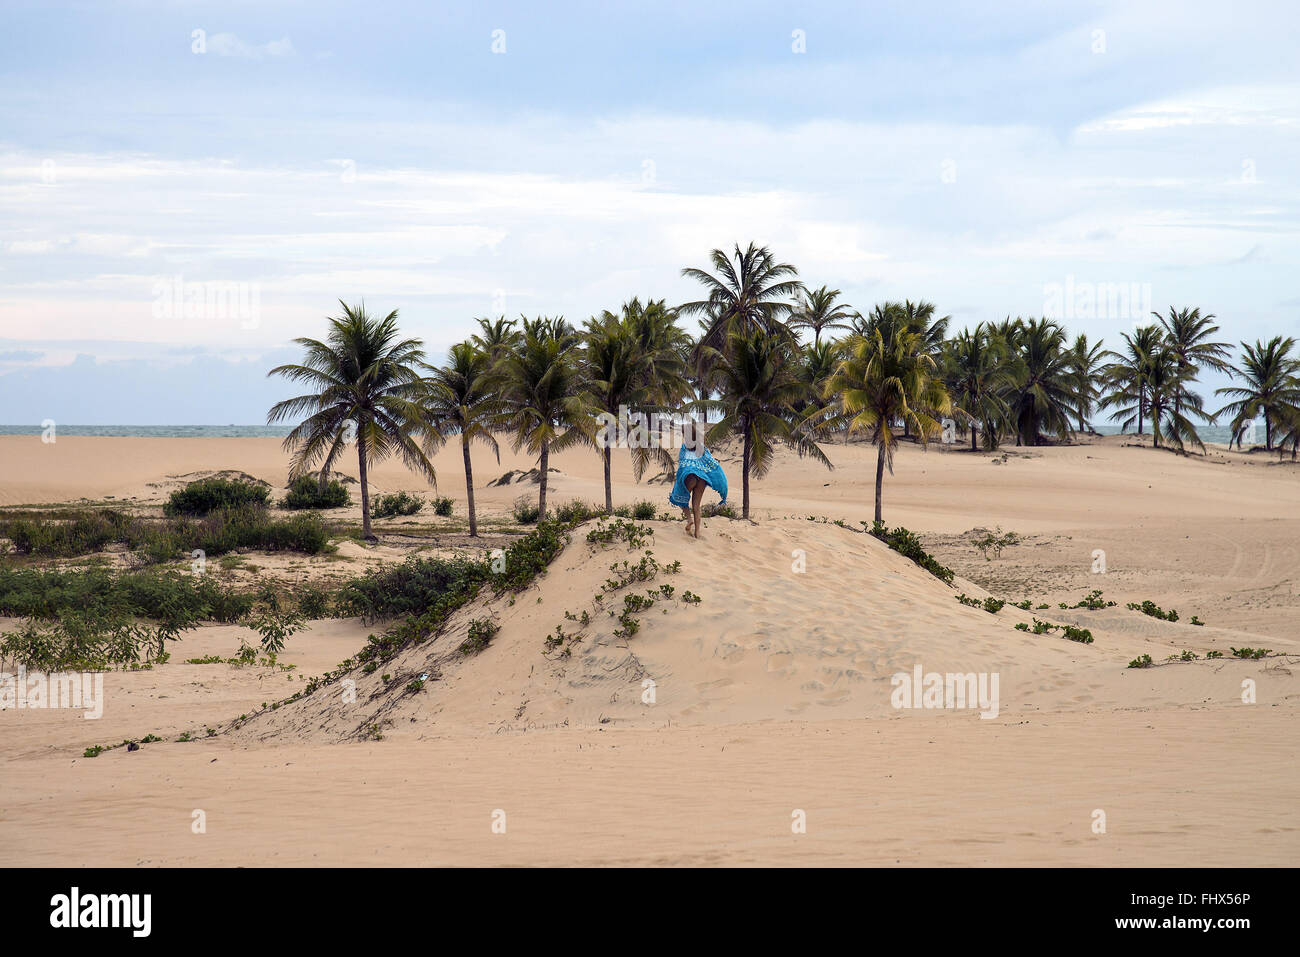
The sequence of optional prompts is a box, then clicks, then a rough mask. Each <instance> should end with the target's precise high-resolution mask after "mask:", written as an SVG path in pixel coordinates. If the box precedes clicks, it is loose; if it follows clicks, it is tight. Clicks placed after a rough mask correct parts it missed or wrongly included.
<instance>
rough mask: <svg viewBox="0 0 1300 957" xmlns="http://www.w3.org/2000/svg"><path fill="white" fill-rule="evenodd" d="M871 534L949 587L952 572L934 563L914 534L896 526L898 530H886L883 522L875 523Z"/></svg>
mask: <svg viewBox="0 0 1300 957" xmlns="http://www.w3.org/2000/svg"><path fill="white" fill-rule="evenodd" d="M863 524H865V522H864V523H863ZM871 534H872V535H873V536H875V537H876V538H878V539H880V540H881V541H882V542H884V543H885V544H886V545H888V546H889V547H890V548H892V549H893V550H894V551H896V552H898V554H900V555H902V556H903V557H904V558H910V559H911V560H912V561H914V562H915V563H916V564H918V565H920V566H921V567H922V568H924V569H925V570H926V571H928V572H929V573H930V574H931V575H933V576H934V577H935V578H938V579H939V580H940V581H942V582H944V583H945V584H948V585H951V584H952V580H953V570H952V569H951V568H946V567H944V566H943V565H940V564H939V563H938V562H937V561H935V559H934V557H933V556H931V555H930V554H929V553H928V552H927V551H926V550H925V549H924V548H922V547H921V542H920V540H919V539H918V538H917V537H916V535H915V534H914V533H912V532H911V531H909V530H907V529H906V528H903V526H901V525H900V526H898V528H893V529H886V528H885V523H884V522H875V523H873V524H872V526H871Z"/></svg>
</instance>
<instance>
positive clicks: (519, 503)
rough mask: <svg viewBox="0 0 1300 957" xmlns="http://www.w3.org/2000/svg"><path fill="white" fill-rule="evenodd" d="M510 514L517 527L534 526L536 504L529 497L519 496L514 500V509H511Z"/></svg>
mask: <svg viewBox="0 0 1300 957" xmlns="http://www.w3.org/2000/svg"><path fill="white" fill-rule="evenodd" d="M511 514H512V515H513V516H514V518H515V522H516V523H517V524H519V525H535V524H537V517H538V514H539V513H538V508H537V502H536V501H535V500H534V499H532V498H531V497H530V496H527V495H523V496H520V497H519V498H517V499H515V507H514V508H513V509H511Z"/></svg>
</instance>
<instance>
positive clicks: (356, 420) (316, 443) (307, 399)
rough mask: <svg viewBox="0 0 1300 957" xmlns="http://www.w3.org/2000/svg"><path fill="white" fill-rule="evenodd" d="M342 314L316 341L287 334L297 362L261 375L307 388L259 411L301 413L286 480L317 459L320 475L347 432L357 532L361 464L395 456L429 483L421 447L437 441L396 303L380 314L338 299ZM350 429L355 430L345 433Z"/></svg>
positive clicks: (364, 503)
mask: <svg viewBox="0 0 1300 957" xmlns="http://www.w3.org/2000/svg"><path fill="white" fill-rule="evenodd" d="M339 305H340V306H342V307H343V315H342V316H340V317H338V318H331V319H329V332H328V334H327V335H326V339H325V341H324V342H321V341H319V340H316V339H308V338H302V339H295V340H294V342H295V343H296V344H298V345H300V346H302V347H303V348H304V349H305V350H306V356H305V358H304V359H303V361H302V363H300V364H290V365H282V366H276V367H275V368H274V369H272V370H271V371H270V372H268V373H267V375H282V376H284V377H285V378H287V379H289V380H290V381H292V382H301V383H304V384H306V385H308V386H309V387H310V388H313V389H315V390H316V391H314V392H309V393H307V394H305V395H300V396H297V397H295V398H292V399H285V400H284V401H283V402H277V403H276V404H275V405H273V406H272V407H271V410H270V411H269V412H268V413H267V416H266V421H267V423H268V424H270V423H274V422H280V421H283V420H285V419H291V418H297V417H298V416H301V415H306V416H307V418H305V419H304V420H303V421H302V422H300V423H299V424H298V425H297V426H295V427H294V429H293V430H292V431H291V432H290V433H289V434H288V435H287V436H286V437H285V440H284V447H285V449H286V450H288V451H290V452H291V453H292V458H291V459H290V467H289V478H290V480H293V479H295V478H297V477H298V476H299V475H302V474H303V473H305V472H307V471H308V470H310V469H311V467H312V466H313V465H315V464H316V463H317V462H321V463H322V464H321V477H322V480H323V479H324V477H325V475H326V473H328V472H329V471H330V470H331V469H332V468H333V466H334V463H335V461H336V460H337V459H338V457H339V455H340V454H341V453H342V452H343V450H344V449H345V448H346V446H347V444H348V442H349V441H351V439H352V436H353V435H355V441H356V446H357V469H358V472H359V475H358V479H359V481H360V484H361V521H362V534H363V535H364V536H365V538H366V539H367V540H368V541H374V540H375V537H374V535H373V534H371V531H370V485H369V479H368V472H369V466H370V465H371V463H373V462H378V461H380V460H382V459H384V458H386V457H387V456H389V455H398V456H400V457H401V459H402V461H403V462H405V463H406V465H407V466H408V467H409V468H412V469H415V470H416V471H418V472H419V473H420V474H422V475H424V476H425V477H426V478H427V479H428V480H429V481H430V482H432V483H435V484H436V483H437V475H436V474H435V472H434V469H433V463H431V462H430V461H429V452H430V451H431V450H432V449H433V448H434V447H436V446H437V444H438V443H439V442H440V441H441V440H442V436H441V434H440V433H439V432H438V430H437V429H436V428H435V427H434V426H433V425H432V424H431V423H430V422H429V421H428V419H427V418H426V416H425V414H424V411H423V410H422V409H421V408H420V405H419V399H420V396H421V392H422V384H421V381H420V373H419V372H418V371H417V368H418V367H419V366H421V365H422V364H423V360H424V351H423V348H422V343H421V342H420V340H419V339H399V338H398V329H397V310H396V309H394V310H393V311H392V312H390V313H389V314H388V315H387V316H385V317H384V318H382V319H379V318H376V317H373V316H371V315H370V314H369V313H368V312H366V307H365V305H364V304H362V305H359V306H349V305H348V304H347V303H345V302H342V301H341V300H340V302H339ZM353 429H355V433H353Z"/></svg>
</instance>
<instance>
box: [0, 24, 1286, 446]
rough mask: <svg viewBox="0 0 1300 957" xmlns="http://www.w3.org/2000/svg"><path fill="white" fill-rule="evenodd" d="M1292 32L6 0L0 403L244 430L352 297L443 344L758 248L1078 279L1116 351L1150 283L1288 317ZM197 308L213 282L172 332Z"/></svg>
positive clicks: (962, 273) (569, 309)
mask: <svg viewBox="0 0 1300 957" xmlns="http://www.w3.org/2000/svg"><path fill="white" fill-rule="evenodd" d="M976 7H982V8H983V9H974V8H976ZM1298 26H1300V14H1298V13H1297V12H1296V10H1295V8H1294V7H1293V6H1292V5H1290V4H1287V3H1244V4H1242V3H1239V4H1233V5H1230V6H1229V5H1224V4H1221V3H1220V4H1209V3H1141V4H1135V3H1079V4H1074V3H1051V4H1042V3H1002V4H997V3H989V4H980V5H972V4H956V3H954V4H930V3H918V2H910V3H883V4H869V5H868V4H848V3H845V4H815V3H814V4H797V5H796V4H790V3H787V4H777V3H745V4H739V3H736V4H700V3H681V4H676V3H654V4H648V3H647V4H610V3H552V4H536V3H533V4H524V3H519V4H515V3H475V4H464V5H456V6H453V5H449V4H431V3H384V2H372V3H367V4H364V5H362V4H344V3H338V2H330V0H326V2H321V0H314V2H275V0H257V2H238V0H236V2H225V3H192V2H182V0H170V2H166V0H153V2H145V0H137V2H133V0H122V2H118V3H113V4H102V3H57V2H41V3H37V2H31V3H29V2H23V0H7V2H6V4H5V6H4V8H3V11H2V12H0V79H2V82H0V421H5V422H7V423H29V422H31V423H34V422H40V421H41V420H43V419H46V418H53V419H55V420H56V421H61V422H65V423H85V424H96V423H124V422H129V423H138V424H159V423H178V422H186V423H213V424H225V423H231V422H235V423H255V422H260V421H263V419H264V416H265V410H266V408H267V406H268V405H269V404H270V403H271V402H273V401H275V400H276V399H277V398H279V397H281V396H282V395H283V394H284V388H283V386H281V385H280V384H279V383H276V382H273V381H267V380H266V379H265V378H264V375H263V373H264V371H265V369H266V368H269V367H270V366H271V365H273V364H275V363H277V362H281V361H285V360H286V359H289V358H291V357H292V356H293V355H294V352H293V351H292V349H291V348H290V346H289V340H291V339H292V338H293V337H295V336H300V335H319V334H321V333H322V331H323V318H324V317H325V316H327V315H330V314H333V313H334V312H335V310H336V308H337V305H336V300H337V299H339V298H344V299H347V300H349V301H351V300H355V299H364V300H365V301H366V303H367V304H368V305H370V306H371V307H372V308H374V309H377V310H383V311H387V310H390V309H393V308H400V310H401V315H402V317H403V321H404V326H405V327H406V328H407V329H408V331H409V332H410V333H411V334H414V335H418V336H421V337H422V338H424V339H425V340H426V342H427V343H428V346H429V350H430V353H431V355H432V356H434V357H439V356H441V355H442V353H443V352H444V351H445V349H446V347H447V346H448V345H450V344H451V343H452V342H455V341H457V340H459V339H461V338H463V337H464V336H465V335H467V334H468V332H469V331H470V329H471V326H472V320H473V318H474V317H476V316H484V315H489V314H499V313H503V312H504V313H507V314H509V315H518V314H519V313H521V312H522V313H527V314H529V315H535V314H539V313H546V314H557V313H560V314H564V315H566V316H568V317H569V318H570V319H573V320H575V321H581V320H582V319H583V318H585V317H586V316H588V315H590V314H592V313H593V312H597V311H599V310H601V309H606V308H617V306H618V304H619V303H620V302H622V301H624V300H625V299H627V298H629V297H631V296H633V295H640V296H642V297H645V296H652V297H656V298H658V297H665V298H667V299H668V300H669V301H670V302H680V301H685V300H686V299H688V298H691V297H692V296H693V294H694V290H693V289H692V288H691V285H690V284H689V283H688V282H687V281H686V280H684V279H682V277H681V276H680V270H681V268H682V267H683V266H686V265H703V264H704V261H705V259H706V257H707V254H708V251H709V250H710V249H711V248H713V247H715V246H726V247H730V245H731V244H733V243H735V242H739V243H741V244H744V243H747V242H748V241H750V240H751V239H753V240H756V241H758V242H760V243H763V244H766V245H768V246H770V247H771V248H772V249H773V251H774V252H775V253H776V254H777V255H778V256H780V257H781V258H782V259H784V260H786V261H789V262H792V263H794V264H795V265H796V266H798V267H799V269H800V272H801V275H802V277H803V278H804V279H805V281H807V282H809V283H811V284H812V285H821V284H822V283H827V284H830V285H832V286H835V287H838V288H840V289H842V290H843V291H844V293H845V298H846V299H848V301H850V302H851V303H852V304H854V305H855V306H857V307H859V308H862V309H864V310H865V309H867V308H869V307H870V306H871V305H872V304H874V303H876V302H879V301H883V300H885V299H892V298H902V297H910V298H913V299H916V298H926V299H929V300H932V301H934V302H935V303H936V304H937V305H938V308H939V310H940V312H941V313H946V314H951V315H952V316H953V319H954V322H955V324H957V325H958V326H961V325H967V324H969V325H973V324H974V323H976V322H978V321H980V320H984V319H1000V318H1002V317H1004V316H1006V315H1008V314H1010V315H1016V314H1020V315H1040V314H1042V313H1043V312H1044V311H1045V309H1047V308H1048V303H1049V302H1051V301H1052V300H1053V296H1052V293H1053V291H1056V292H1060V291H1061V290H1063V289H1066V288H1069V289H1071V290H1074V291H1075V292H1076V293H1077V292H1080V291H1082V293H1083V295H1084V297H1085V298H1084V299H1080V300H1079V303H1078V304H1079V306H1080V308H1077V309H1071V311H1070V314H1069V315H1067V316H1063V317H1062V318H1063V321H1064V322H1065V324H1066V325H1067V327H1068V328H1069V329H1070V331H1071V332H1086V333H1088V335H1089V336H1090V337H1091V338H1094V339H1095V338H1104V339H1105V340H1106V343H1107V344H1108V345H1113V344H1117V341H1118V336H1119V333H1120V332H1122V331H1127V330H1128V329H1130V328H1131V327H1132V325H1133V323H1134V320H1135V319H1138V318H1140V317H1141V316H1142V312H1143V307H1144V306H1145V305H1146V302H1147V300H1148V299H1149V301H1150V305H1151V307H1152V308H1155V309H1160V310H1162V311H1163V310H1165V309H1167V308H1168V306H1170V305H1177V306H1184V305H1199V306H1200V307H1201V308H1202V309H1203V310H1207V311H1210V312H1213V313H1215V314H1216V315H1217V316H1218V317H1219V320H1220V322H1221V325H1222V326H1223V336H1224V338H1226V339H1228V340H1230V341H1233V342H1236V341H1238V340H1240V339H1252V340H1253V339H1255V338H1260V337H1267V336H1271V335H1274V334H1278V333H1282V334H1286V335H1297V336H1300V318H1298V317H1300V290H1298V289H1297V287H1296V283H1295V279H1294V277H1295V275H1296V274H1297V268H1296V267H1297V265H1298V264H1300V237H1298V235H1297V233H1298V231H1300V217H1298V213H1300V190H1298V188H1297V170H1300V75H1298V73H1300V70H1298V69H1297V67H1296V65H1295V62H1296V57H1295V55H1294V50H1293V45H1294V38H1295V36H1296V35H1297V34H1300V30H1297V27H1298ZM196 31H202V33H199V34H196ZM495 31H501V32H495ZM494 46H495V48H496V51H498V52H494ZM800 51H802V52H800ZM1121 286H1122V287H1123V288H1124V289H1125V290H1126V291H1127V290H1129V289H1132V290H1133V291H1134V295H1133V296H1132V297H1131V301H1125V302H1123V303H1120V302H1118V300H1115V301H1114V302H1112V303H1111V308H1104V309H1092V310H1089V309H1088V308H1087V305H1086V297H1087V296H1089V295H1092V294H1093V293H1094V292H1095V293H1097V294H1098V296H1099V298H1100V300H1101V301H1102V302H1103V303H1104V302H1106V301H1107V291H1108V290H1109V291H1110V292H1112V293H1113V291H1114V290H1116V289H1118V288H1120V287H1121ZM177 288H179V289H180V290H181V298H182V299H183V298H184V297H185V296H186V295H193V294H194V293H195V290H198V291H199V293H200V294H205V293H206V294H209V295H212V294H213V290H214V289H217V290H218V291H219V294H218V295H217V298H216V300H214V302H212V303H205V305H204V307H203V308H201V309H198V310H197V311H195V312H193V313H191V314H186V311H185V309H183V308H181V309H173V310H170V311H169V310H168V309H167V308H165V307H166V304H167V301H169V300H170V298H171V296H172V291H173V290H175V289H177ZM227 297H228V298H227ZM240 297H243V298H242V301H243V303H244V306H245V308H244V309H243V310H242V311H241V310H240V309H239V308H238V307H237V306H236V305H232V303H236V304H237V303H239V302H240V301H241V299H240ZM1126 298H1127V297H1126ZM1206 384H1207V385H1208V386H1211V387H1212V386H1214V385H1219V384H1222V382H1221V380H1207V383H1206Z"/></svg>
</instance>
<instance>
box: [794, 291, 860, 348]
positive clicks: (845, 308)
mask: <svg viewBox="0 0 1300 957" xmlns="http://www.w3.org/2000/svg"><path fill="white" fill-rule="evenodd" d="M839 297H840V291H839V290H838V289H827V288H826V287H825V286H822V287H821V288H819V289H814V290H812V291H811V292H809V291H808V290H804V291H803V292H802V293H801V294H800V297H799V301H798V303H797V304H796V306H795V309H794V312H793V313H792V314H791V316H790V322H789V325H790V327H791V328H792V329H811V330H812V331H813V344H814V345H820V344H821V341H822V330H823V329H847V328H849V326H848V320H850V319H852V318H853V316H854V315H856V313H854V312H853V309H852V307H851V306H849V305H848V304H846V303H842V302H836V300H837V299H838V298H839Z"/></svg>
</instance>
